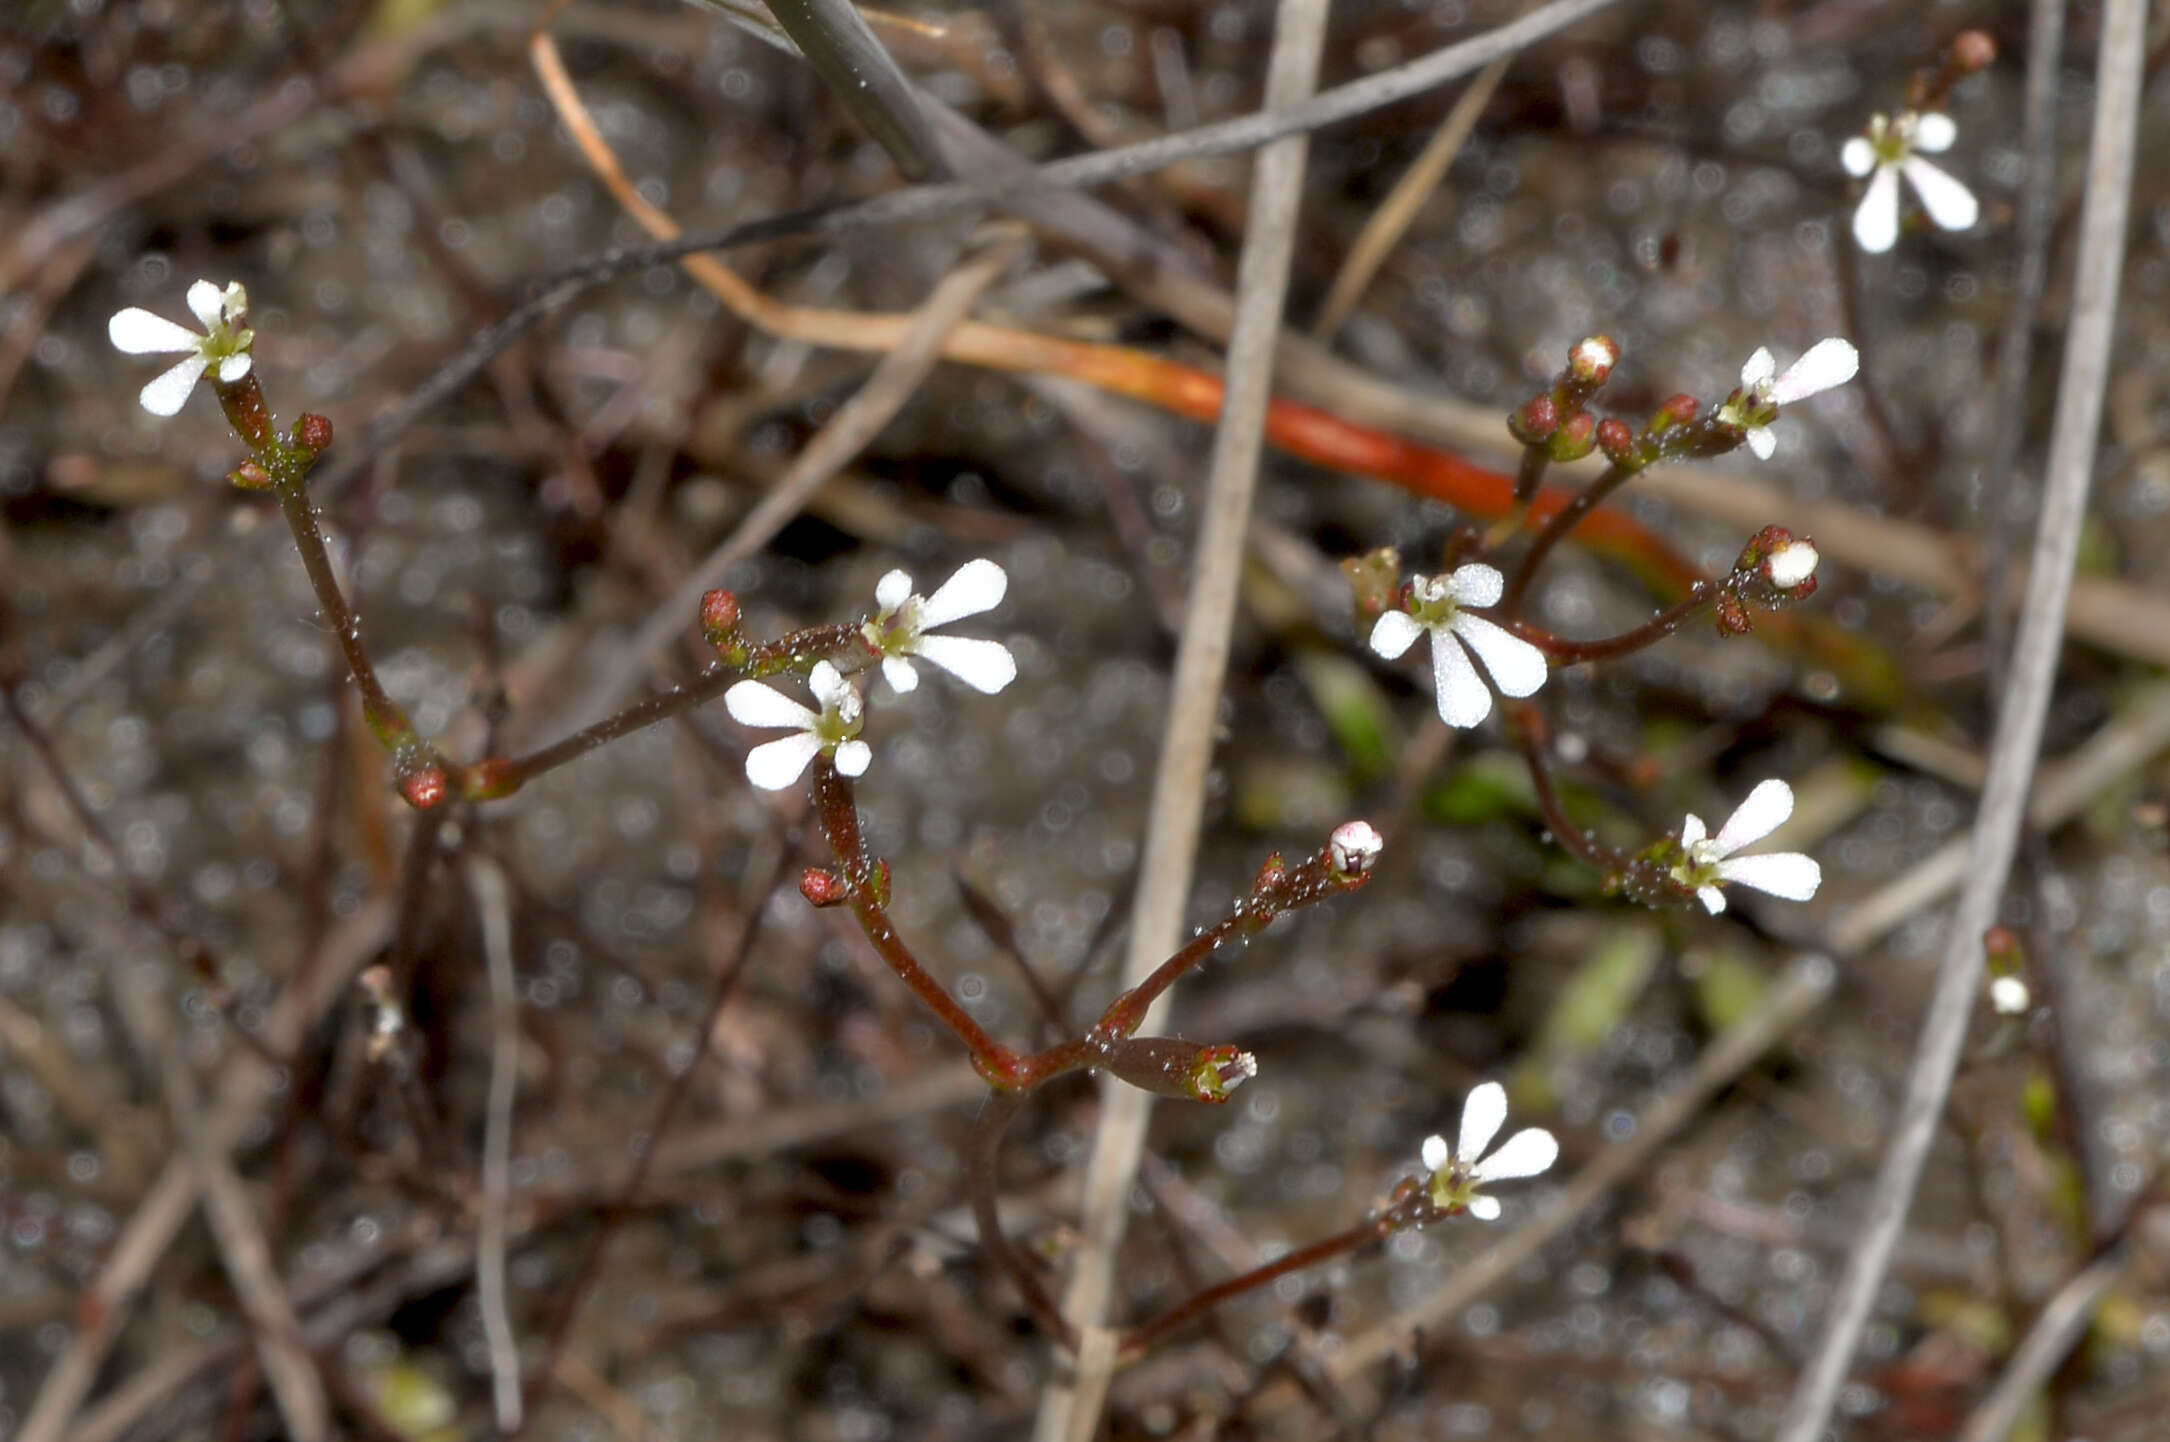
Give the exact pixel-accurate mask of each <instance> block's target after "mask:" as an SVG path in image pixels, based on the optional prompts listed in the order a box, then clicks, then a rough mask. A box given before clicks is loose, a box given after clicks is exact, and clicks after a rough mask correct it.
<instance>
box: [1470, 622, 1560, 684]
mask: <svg viewBox="0 0 2170 1442" xmlns="http://www.w3.org/2000/svg"><path fill="white" fill-rule="evenodd" d="M1453 630H1454V634H1455V635H1457V636H1460V637H1461V638H1462V639H1463V640H1464V641H1466V642H1468V643H1469V649H1470V650H1472V651H1475V652H1476V653H1477V655H1478V657H1479V658H1480V659H1481V660H1482V661H1483V662H1484V668H1485V669H1486V670H1487V671H1490V672H1491V673H1492V681H1493V684H1495V685H1497V686H1498V687H1499V689H1500V690H1502V691H1504V692H1506V693H1507V694H1508V695H1509V696H1534V695H1536V694H1537V690H1538V688H1539V687H1541V686H1543V685H1544V684H1545V677H1546V676H1548V675H1550V674H1551V667H1550V666H1548V665H1547V664H1546V662H1545V653H1544V652H1542V651H1540V650H1538V649H1537V648H1536V647H1535V646H1532V645H1531V644H1530V643H1529V642H1527V641H1525V640H1523V639H1522V638H1521V637H1520V636H1517V635H1515V634H1514V633H1513V632H1512V631H1509V630H1508V629H1507V628H1506V627H1504V626H1499V625H1495V624H1494V623H1493V622H1490V621H1487V620H1485V619H1484V617H1482V616H1472V615H1470V614H1468V613H1467V612H1464V613H1463V614H1461V615H1459V616H1456V617H1455V618H1454V624H1453Z"/></svg>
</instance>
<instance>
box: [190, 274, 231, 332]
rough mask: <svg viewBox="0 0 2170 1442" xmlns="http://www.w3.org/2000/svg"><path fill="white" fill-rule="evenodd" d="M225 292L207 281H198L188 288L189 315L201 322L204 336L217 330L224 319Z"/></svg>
mask: <svg viewBox="0 0 2170 1442" xmlns="http://www.w3.org/2000/svg"><path fill="white" fill-rule="evenodd" d="M225 304H226V292H224V291H222V290H220V289H219V288H218V287H217V286H215V285H213V284H212V283H211V282H210V281H208V280H199V281H197V282H196V283H195V284H194V285H192V286H190V287H189V288H188V310H189V314H190V315H193V316H195V317H196V319H198V320H200V321H202V322H203V330H204V334H205V335H209V334H210V333H211V332H212V331H214V330H217V329H218V328H219V324H220V322H221V321H223V320H224V319H225V314H224V310H225Z"/></svg>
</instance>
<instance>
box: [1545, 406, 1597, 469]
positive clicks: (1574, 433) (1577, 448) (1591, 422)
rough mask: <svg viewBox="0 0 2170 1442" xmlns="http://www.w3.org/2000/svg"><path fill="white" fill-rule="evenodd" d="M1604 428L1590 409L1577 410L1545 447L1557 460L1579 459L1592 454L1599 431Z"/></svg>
mask: <svg viewBox="0 0 2170 1442" xmlns="http://www.w3.org/2000/svg"><path fill="white" fill-rule="evenodd" d="M1603 429H1604V427H1602V426H1600V425H1599V424H1598V423H1597V419H1596V418H1595V417H1594V416H1592V415H1591V414H1590V413H1589V412H1588V411H1576V412H1575V413H1574V414H1573V415H1571V416H1569V417H1568V418H1567V420H1566V421H1565V422H1564V423H1563V424H1562V425H1561V426H1560V428H1559V429H1558V430H1557V431H1554V432H1553V433H1552V439H1551V440H1550V441H1548V442H1547V443H1546V446H1545V449H1546V450H1547V451H1548V452H1549V453H1550V454H1551V456H1552V459H1554V460H1556V461H1579V460H1581V459H1582V458H1583V457H1584V456H1586V455H1588V454H1590V447H1591V446H1592V445H1593V444H1595V441H1596V436H1597V433H1598V432H1599V431H1601V430H1603Z"/></svg>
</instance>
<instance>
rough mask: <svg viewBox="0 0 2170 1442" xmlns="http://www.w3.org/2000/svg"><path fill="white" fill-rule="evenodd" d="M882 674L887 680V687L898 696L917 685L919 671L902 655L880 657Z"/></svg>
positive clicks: (914, 688) (916, 687)
mask: <svg viewBox="0 0 2170 1442" xmlns="http://www.w3.org/2000/svg"><path fill="white" fill-rule="evenodd" d="M882 676H883V679H885V680H887V681H888V682H889V689H890V690H892V691H894V692H896V693H897V694H898V695H899V696H902V695H904V694H905V693H906V692H908V691H913V690H917V689H918V687H919V673H918V672H917V671H915V670H913V669H912V663H911V662H909V661H907V660H905V659H904V658H903V657H902V656H884V657H882Z"/></svg>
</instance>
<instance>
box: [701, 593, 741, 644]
mask: <svg viewBox="0 0 2170 1442" xmlns="http://www.w3.org/2000/svg"><path fill="white" fill-rule="evenodd" d="M743 614H744V613H743V612H742V611H741V610H740V608H739V604H738V597H737V596H735V595H733V594H732V593H731V592H729V591H723V590H716V591H703V592H702V593H701V634H702V635H704V636H707V637H709V638H710V639H714V638H715V637H718V636H728V635H730V634H731V633H732V632H733V631H736V630H737V629H738V623H739V620H740V617H741V616H742V615H743Z"/></svg>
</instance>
